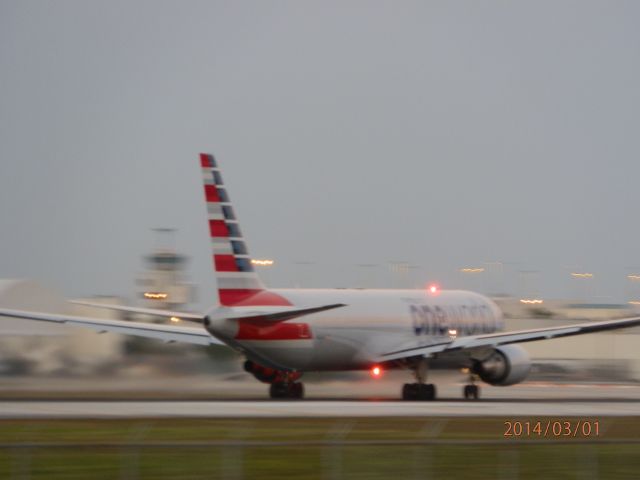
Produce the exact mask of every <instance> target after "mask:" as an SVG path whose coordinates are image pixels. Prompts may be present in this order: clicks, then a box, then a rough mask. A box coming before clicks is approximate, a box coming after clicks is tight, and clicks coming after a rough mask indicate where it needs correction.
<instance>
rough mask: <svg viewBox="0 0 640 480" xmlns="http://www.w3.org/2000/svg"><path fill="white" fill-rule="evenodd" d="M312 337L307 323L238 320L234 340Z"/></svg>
mask: <svg viewBox="0 0 640 480" xmlns="http://www.w3.org/2000/svg"><path fill="white" fill-rule="evenodd" d="M311 338H313V337H312V335H311V328H310V327H309V324H307V323H287V322H275V323H274V322H269V321H265V320H252V321H248V320H239V321H238V333H237V334H236V340H309V339H311Z"/></svg>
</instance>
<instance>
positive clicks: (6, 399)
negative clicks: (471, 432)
mask: <svg viewBox="0 0 640 480" xmlns="http://www.w3.org/2000/svg"><path fill="white" fill-rule="evenodd" d="M433 377H434V378H435V380H437V387H438V399H437V400H436V401H431V402H403V401H398V396H399V385H400V384H401V383H400V382H401V378H397V379H395V378H391V379H389V380H388V381H386V382H385V381H382V382H373V381H361V382H349V381H331V382H315V383H314V382H309V383H306V384H305V386H306V398H305V400H302V401H276V400H271V399H269V398H268V393H267V389H266V387H265V385H264V384H260V383H257V382H254V381H219V380H217V379H211V378H210V377H202V378H201V377H194V378H191V379H186V378H185V379H182V380H178V379H172V380H171V381H167V379H162V378H161V379H146V380H145V381H142V380H140V379H136V380H135V381H134V380H132V381H126V382H123V381H115V380H110V381H109V380H107V379H101V380H100V381H95V380H94V381H88V380H86V379H84V380H83V379H77V380H75V381H73V380H69V379H66V380H63V379H57V380H51V381H37V382H35V381H34V380H33V379H29V378H27V379H6V380H5V381H4V382H0V418H129V417H147V418H148V417H200V418H202V417H211V418H215V417H229V418H231V417H254V418H259V417H265V418H266V417H375V416H395V417H401V416H404V417H412V416H501V417H505V416H507V417H513V416H519V417H522V416H589V417H599V416H620V415H632V416H636V415H638V416H640V385H637V384H594V383H553V382H525V383H522V384H518V385H514V386H511V387H492V386H489V385H483V386H482V387H481V388H482V390H481V398H480V400H478V401H465V400H463V399H462V398H461V396H462V395H461V393H462V386H463V384H462V383H460V382H459V381H457V380H456V378H455V377H452V376H446V375H444V374H441V373H439V372H435V374H434V375H433Z"/></svg>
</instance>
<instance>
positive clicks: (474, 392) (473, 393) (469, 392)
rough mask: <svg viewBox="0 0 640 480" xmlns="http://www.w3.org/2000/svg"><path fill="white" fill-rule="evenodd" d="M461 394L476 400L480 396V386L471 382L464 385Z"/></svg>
mask: <svg viewBox="0 0 640 480" xmlns="http://www.w3.org/2000/svg"><path fill="white" fill-rule="evenodd" d="M463 394H464V398H465V399H467V400H477V399H478V398H479V397H480V388H479V387H478V386H477V385H473V384H471V385H465V386H464V391H463Z"/></svg>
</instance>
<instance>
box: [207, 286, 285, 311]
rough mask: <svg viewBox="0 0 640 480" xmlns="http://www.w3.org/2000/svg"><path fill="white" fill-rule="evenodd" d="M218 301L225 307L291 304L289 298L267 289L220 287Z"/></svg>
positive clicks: (282, 305)
mask: <svg viewBox="0 0 640 480" xmlns="http://www.w3.org/2000/svg"><path fill="white" fill-rule="evenodd" d="M218 294H219V296H220V303H221V304H222V305H224V306H227V307H258V306H281V307H285V306H291V303H290V302H289V300H287V299H286V298H284V297H281V296H280V295H278V294H277V293H273V292H270V291H268V290H256V289H248V288H221V289H219V290H218Z"/></svg>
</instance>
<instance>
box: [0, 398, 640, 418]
mask: <svg viewBox="0 0 640 480" xmlns="http://www.w3.org/2000/svg"><path fill="white" fill-rule="evenodd" d="M612 415H614V416H617V415H634V416H635V415H640V402H639V401H636V400H629V401H606V400H605V401H602V400H597V401H575V400H571V401H556V402H548V401H544V402H531V401H527V402H519V401H511V402H504V401H482V400H481V401H473V402H463V401H433V402H398V401H375V400H369V401H367V400H363V401H353V400H351V401H340V400H330V401H318V400H306V401H233V400H227V401H147V400H141V401H106V402H105V401H3V402H1V403H0V418H116V417H124V418H127V417H371V416H514V417H516V416H518V417H522V416H529V417H530V416H563V417H566V416H581V417H583V416H588V417H598V416H612Z"/></svg>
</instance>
